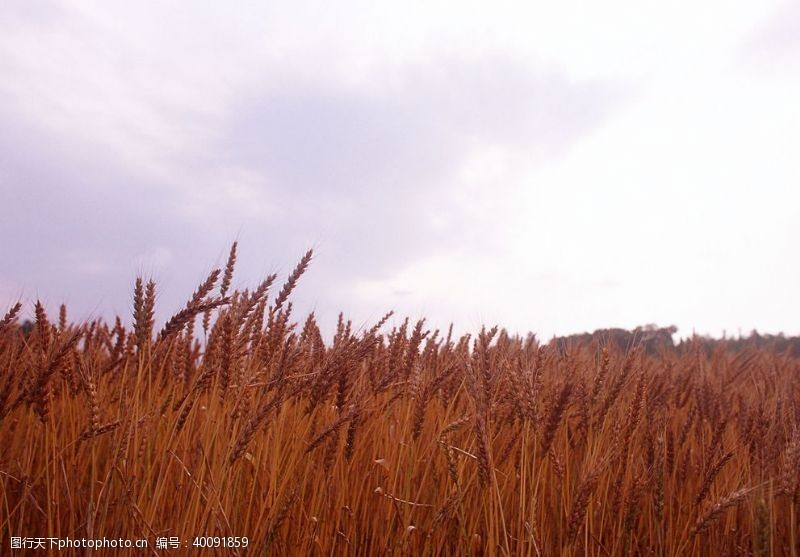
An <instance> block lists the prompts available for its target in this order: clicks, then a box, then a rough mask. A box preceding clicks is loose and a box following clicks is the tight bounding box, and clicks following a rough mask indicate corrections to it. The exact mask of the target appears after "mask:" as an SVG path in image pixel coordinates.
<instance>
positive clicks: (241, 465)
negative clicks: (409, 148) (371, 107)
mask: <svg viewBox="0 0 800 557" xmlns="http://www.w3.org/2000/svg"><path fill="white" fill-rule="evenodd" d="M310 259H311V253H310V252H309V253H308V254H306V255H305V256H304V257H303V258H302V260H301V262H300V263H299V264H298V266H297V267H296V268H295V269H294V271H293V272H292V273H291V274H290V276H289V277H288V278H287V279H286V280H285V282H284V283H283V286H282V287H281V288H277V286H278V284H280V283H278V284H276V277H275V276H274V275H273V276H269V277H267V279H266V280H265V281H264V282H262V283H261V284H259V285H257V286H256V287H255V288H254V289H252V290H233V289H232V275H233V271H234V266H235V261H236V246H235V245H234V247H233V249H232V250H231V255H230V257H229V260H228V264H227V266H226V267H225V268H224V269H220V270H217V271H214V272H212V273H211V275H210V276H209V277H208V279H207V280H206V281H204V282H203V283H202V284H201V285H200V286H199V287H198V289H197V290H196V291H195V292H194V294H193V295H192V296H191V298H190V299H189V300H188V302H187V304H186V305H185V307H184V308H183V309H181V310H180V311H179V312H178V313H177V314H176V315H175V316H174V317H173V318H172V319H170V320H169V321H168V322H167V323H166V324H164V325H163V327H160V328H156V327H155V324H154V317H153V316H154V305H155V299H156V285H155V284H154V283H153V282H148V281H144V280H137V281H136V284H135V288H134V295H133V299H134V308H133V316H132V319H128V318H127V317H126V318H120V319H117V320H116V322H115V323H113V324H111V323H105V322H102V321H92V322H88V323H70V322H69V320H68V316H67V313H66V310H65V309H64V308H63V307H62V309H61V314H60V315H59V317H58V318H57V319H55V320H51V319H50V317H49V316H48V315H47V312H46V309H45V308H44V307H43V306H42V305H41V304H38V303H37V304H36V305H35V323H34V326H33V328H32V329H30V330H27V329H23V327H21V326H20V324H19V323H18V321H19V317H18V315H19V312H20V307H19V306H14V307H12V308H11V309H10V311H9V312H8V313H7V315H6V316H5V318H4V319H3V320H2V322H0V447H2V453H0V486H1V487H0V499H1V500H0V532H2V536H0V539H2V543H3V548H2V552H4V553H5V552H6V551H7V550H8V540H9V538H10V537H11V536H61V537H66V536H71V537H93V538H97V537H99V536H106V537H109V538H118V537H128V538H132V537H141V538H148V539H150V540H151V549H150V552H151V553H155V554H159V552H158V551H155V550H153V549H152V542H153V541H154V540H155V538H156V537H157V536H180V537H181V539H182V540H183V539H188V540H191V539H192V537H193V536H199V535H207V536H247V537H248V538H249V540H250V546H249V548H248V549H246V550H243V549H239V550H236V549H224V550H223V549H218V550H208V549H206V550H204V551H206V552H207V553H208V552H211V553H217V554H235V553H239V554H245V553H248V554H255V553H258V554H263V553H265V552H266V553H268V554H275V555H286V554H297V555H306V554H310V555H311V554H314V555H332V554H333V555H338V554H353V555H355V554H359V555H369V554H387V553H389V554H408V555H481V554H492V555H494V554H496V555H503V554H506V555H548V556H549V555H598V556H600V555H605V556H608V555H612V556H616V555H671V556H679V555H680V556H682V555H791V556H797V555H798V552H799V551H800V549H799V543H800V542H799V540H800V527H799V526H798V511H800V362H798V360H797V359H796V358H793V357H791V356H789V355H788V354H784V353H779V352H777V351H774V350H768V349H763V348H755V347H753V348H748V349H744V350H733V349H730V348H726V347H725V346H724V344H723V345H721V346H720V347H717V348H715V349H713V350H710V349H708V347H707V346H705V345H703V344H702V343H701V342H695V343H692V344H690V345H689V346H688V348H687V347H685V346H684V347H681V348H680V349H675V348H671V347H670V348H668V349H667V348H664V349H661V350H652V349H651V350H645V349H644V347H643V346H641V345H633V346H628V347H619V346H617V345H615V344H613V343H594V342H585V343H578V344H575V345H570V344H569V343H558V342H551V343H547V344H542V343H540V342H538V341H537V340H536V339H535V338H534V337H532V336H530V337H527V338H519V337H512V336H509V335H508V334H506V333H505V332H504V331H502V330H498V329H496V328H492V329H491V330H488V329H487V330H482V331H480V332H479V333H477V334H476V335H474V336H462V337H460V338H454V337H453V336H452V335H451V334H449V333H447V332H441V331H432V330H429V329H428V328H427V327H426V324H425V322H424V321H418V322H411V321H399V320H397V319H396V318H392V317H391V316H390V315H387V316H386V317H385V318H384V319H382V320H380V322H378V323H375V324H374V326H373V325H368V326H367V327H363V328H360V329H359V328H354V327H353V325H352V324H351V323H350V322H348V321H346V320H344V319H343V318H340V320H339V324H338V327H337V329H336V334H335V336H334V337H333V339H332V340H331V341H330V342H326V341H325V340H324V338H323V335H322V334H321V332H320V329H319V327H318V326H317V323H316V322H315V318H314V315H313V314H312V315H309V316H307V317H306V318H304V319H301V320H300V321H298V322H295V321H294V320H293V316H292V304H291V302H290V301H289V300H290V295H291V292H292V290H293V288H294V286H295V284H296V283H297V281H298V279H299V278H300V276H301V275H302V274H303V272H304V271H305V270H306V267H307V266H308V264H309V262H310ZM390 321H391V322H392V323H395V324H396V325H395V326H394V327H392V326H390V325H389V323H390ZM128 322H130V323H131V324H130V326H129V325H128ZM188 551H191V549H188V550H187V549H181V550H179V552H182V553H185V552H188ZM160 553H165V552H163V551H162V552H160Z"/></svg>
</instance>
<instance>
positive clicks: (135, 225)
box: [0, 0, 800, 337]
mask: <svg viewBox="0 0 800 557" xmlns="http://www.w3.org/2000/svg"><path fill="white" fill-rule="evenodd" d="M798 99H800V4H798V3H797V2H774V1H771V0H764V1H760V2H752V1H722V0H711V1H707V2H694V1H675V2H650V1H641V0H630V1H605V2H585V3H584V2H569V1H566V2H518V3H516V2H501V1H494V2H485V3H475V2H466V1H463V0H462V1H458V2H436V1H432V0H426V1H424V2H397V3H382V2H345V3H340V2H319V3H306V2H282V3H275V2H264V1H262V2H235V3H226V2H207V1H192V2H163V1H161V2H148V1H137V2H109V1H87V0H80V1H77V0H75V1H63V2H49V1H45V0H3V2H2V3H0V211H2V217H0V233H2V243H0V250H1V251H0V262H2V263H0V303H2V304H3V306H2V308H0V309H2V311H3V312H4V311H5V308H7V307H8V305H10V304H11V303H12V302H13V301H16V300H17V299H19V298H22V299H23V300H26V301H27V302H32V301H33V300H35V299H36V298H37V297H39V298H41V299H42V300H43V301H44V302H45V303H46V304H47V306H48V308H50V310H51V311H56V310H57V306H58V304H60V303H61V302H66V303H67V304H68V306H69V307H70V308H71V315H70V317H71V318H72V319H81V318H87V317H93V316H113V315H114V314H115V313H119V314H120V315H122V316H124V317H128V318H129V316H130V307H131V299H132V293H131V292H132V285H133V280H134V278H135V276H136V275H137V274H139V273H142V274H145V275H148V276H153V277H154V278H155V279H156V280H157V281H158V285H159V303H158V307H159V312H160V313H159V315H160V317H161V318H162V319H165V318H166V317H168V316H169V314H171V313H172V312H173V311H175V310H177V309H179V308H180V307H181V306H182V305H183V304H184V303H185V300H186V298H187V297H188V296H189V295H190V293H191V292H192V290H193V289H194V288H195V287H196V285H197V283H199V282H200V280H201V279H202V278H203V277H204V275H205V274H206V273H207V272H208V271H209V270H210V269H212V268H213V267H214V266H216V265H221V264H223V263H224V260H225V257H226V255H227V249H228V247H229V245H230V243H231V242H232V241H233V240H235V239H238V240H239V242H240V257H239V264H238V268H237V274H236V277H235V280H234V283H235V284H238V285H239V286H252V285H255V284H256V283H257V282H258V281H259V280H260V279H261V278H262V277H263V276H265V275H266V274H267V273H269V272H272V271H278V272H280V273H283V275H282V276H285V274H286V273H287V272H289V271H290V270H291V268H292V267H293V266H294V264H295V263H296V262H297V260H298V259H299V258H300V256H301V255H302V253H303V251H304V250H305V249H306V248H308V247H314V248H315V250H316V257H315V260H314V262H313V263H312V266H311V268H310V270H309V272H308V273H307V275H306V276H305V277H304V278H303V280H302V281H301V285H300V287H299V288H298V290H297V293H296V296H295V300H296V307H297V308H298V309H299V310H300V311H301V312H304V311H307V310H309V309H315V310H316V311H317V314H318V316H319V318H320V320H321V322H322V324H324V325H327V326H328V327H332V326H333V325H334V324H335V321H336V316H337V314H338V312H339V311H340V310H343V311H344V312H345V313H346V315H348V316H350V317H352V318H353V319H354V321H355V322H356V324H360V323H362V322H365V321H374V320H376V319H378V318H379V317H380V316H381V315H382V314H383V313H384V312H385V311H386V310H388V309H395V310H397V312H398V313H399V314H400V315H409V316H411V317H418V316H426V317H428V318H429V321H430V322H431V324H433V325H441V326H446V325H447V323H449V322H450V321H451V320H452V321H455V322H456V323H457V325H458V328H459V329H460V330H473V329H476V328H478V327H480V325H481V324H482V323H486V324H487V325H492V324H494V323H499V324H501V325H504V326H506V327H508V328H509V330H511V331H518V332H523V333H524V332H526V331H529V330H530V331H534V332H537V333H539V334H540V335H542V336H544V337H548V336H550V335H552V334H567V333H573V332H581V331H584V330H593V329H595V328H600V327H612V326H619V327H634V326H636V325H642V324H645V323H657V324H659V325H664V326H666V325H672V324H674V325H677V326H678V327H679V336H680V335H688V334H691V332H692V330H693V329H694V330H696V331H697V332H698V333H711V334H715V335H719V334H721V333H722V332H723V330H727V332H728V334H736V333H737V332H738V330H739V329H740V328H741V330H742V332H743V333H748V332H749V331H750V330H751V329H753V328H757V329H758V330H759V331H761V332H773V333H774V332H780V331H783V332H785V333H787V334H798V333H800V258H798V249H797V240H798V238H800V153H799V151H800V103H799V102H798ZM28 307H30V304H29V306H28Z"/></svg>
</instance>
